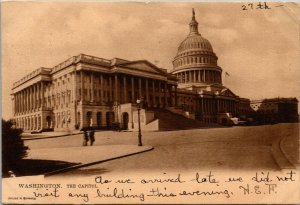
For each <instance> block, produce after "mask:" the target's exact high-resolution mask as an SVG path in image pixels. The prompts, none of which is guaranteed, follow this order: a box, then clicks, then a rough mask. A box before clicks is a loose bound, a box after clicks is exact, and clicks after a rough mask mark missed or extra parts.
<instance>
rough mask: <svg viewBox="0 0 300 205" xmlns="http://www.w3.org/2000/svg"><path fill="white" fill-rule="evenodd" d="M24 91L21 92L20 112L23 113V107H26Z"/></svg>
mask: <svg viewBox="0 0 300 205" xmlns="http://www.w3.org/2000/svg"><path fill="white" fill-rule="evenodd" d="M23 95H24V94H23V90H21V91H20V112H23V106H24V101H23Z"/></svg>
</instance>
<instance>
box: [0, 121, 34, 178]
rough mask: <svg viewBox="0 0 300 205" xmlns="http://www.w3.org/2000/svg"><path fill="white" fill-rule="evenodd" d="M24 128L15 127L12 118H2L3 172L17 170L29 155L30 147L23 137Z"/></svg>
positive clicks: (4, 173)
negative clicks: (25, 143)
mask: <svg viewBox="0 0 300 205" xmlns="http://www.w3.org/2000/svg"><path fill="white" fill-rule="evenodd" d="M21 134H22V130H21V129H17V128H14V127H13V123H12V121H11V120H8V121H5V120H3V119H2V174H3V175H6V174H7V172H8V171H9V170H12V171H13V170H15V169H16V168H17V167H18V164H19V163H20V161H21V160H22V159H23V158H24V157H26V156H27V150H28V147H27V146H25V145H24V142H23V140H22V139H21Z"/></svg>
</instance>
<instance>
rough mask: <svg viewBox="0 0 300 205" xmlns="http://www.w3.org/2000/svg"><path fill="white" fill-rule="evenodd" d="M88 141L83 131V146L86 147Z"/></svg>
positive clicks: (86, 134)
mask: <svg viewBox="0 0 300 205" xmlns="http://www.w3.org/2000/svg"><path fill="white" fill-rule="evenodd" d="M88 141H89V136H88V133H87V131H86V129H83V144H82V145H83V146H87V143H88Z"/></svg>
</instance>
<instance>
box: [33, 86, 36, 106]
mask: <svg viewBox="0 0 300 205" xmlns="http://www.w3.org/2000/svg"><path fill="white" fill-rule="evenodd" d="M33 109H36V84H34V85H33Z"/></svg>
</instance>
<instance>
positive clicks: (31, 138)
mask: <svg viewBox="0 0 300 205" xmlns="http://www.w3.org/2000/svg"><path fill="white" fill-rule="evenodd" d="M82 133H83V132H82ZM82 133H81V132H79V133H71V134H63V135H56V136H48V137H24V138H22V140H24V141H27V140H41V139H49V138H58V137H67V136H71V135H79V134H82Z"/></svg>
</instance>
